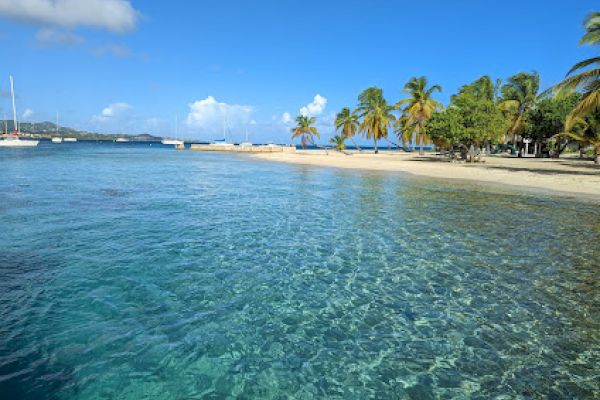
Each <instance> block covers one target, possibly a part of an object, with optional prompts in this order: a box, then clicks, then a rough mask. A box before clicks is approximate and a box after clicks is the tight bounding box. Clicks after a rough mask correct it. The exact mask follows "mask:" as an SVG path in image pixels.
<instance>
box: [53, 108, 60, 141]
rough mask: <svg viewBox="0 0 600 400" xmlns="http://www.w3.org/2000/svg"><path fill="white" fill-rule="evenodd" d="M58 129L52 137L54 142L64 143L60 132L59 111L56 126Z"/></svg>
mask: <svg viewBox="0 0 600 400" xmlns="http://www.w3.org/2000/svg"><path fill="white" fill-rule="evenodd" d="M54 128H55V130H56V136H53V137H52V143H62V142H63V138H62V136H60V135H59V134H58V113H56V125H55V126H54Z"/></svg>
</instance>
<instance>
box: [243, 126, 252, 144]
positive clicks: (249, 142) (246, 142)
mask: <svg viewBox="0 0 600 400" xmlns="http://www.w3.org/2000/svg"><path fill="white" fill-rule="evenodd" d="M240 146H244V147H252V142H251V141H249V140H248V128H246V140H244V141H243V142H242V143H240Z"/></svg>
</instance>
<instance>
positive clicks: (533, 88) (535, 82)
mask: <svg viewBox="0 0 600 400" xmlns="http://www.w3.org/2000/svg"><path fill="white" fill-rule="evenodd" d="M539 90H540V75H539V74H538V73H537V72H535V71H533V72H532V73H527V72H519V73H518V74H516V75H513V76H511V77H510V78H508V80H507V81H506V84H505V85H504V86H502V88H501V89H500V91H501V92H502V98H501V101H500V106H501V107H502V109H503V110H504V111H506V112H508V114H510V116H511V117H512V123H511V125H510V128H509V130H508V134H509V135H511V136H512V141H513V145H515V144H516V141H517V134H518V133H519V131H520V130H521V128H522V126H523V121H524V119H525V113H526V112H527V111H529V110H530V109H532V108H533V107H534V106H535V103H536V101H537V99H538V96H539Z"/></svg>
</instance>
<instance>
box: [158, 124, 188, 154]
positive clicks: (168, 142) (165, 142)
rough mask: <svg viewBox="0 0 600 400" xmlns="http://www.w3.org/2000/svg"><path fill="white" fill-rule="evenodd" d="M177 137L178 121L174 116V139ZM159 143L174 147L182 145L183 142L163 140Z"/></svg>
mask: <svg viewBox="0 0 600 400" xmlns="http://www.w3.org/2000/svg"><path fill="white" fill-rule="evenodd" d="M177 136H179V120H178V118H177V116H175V137H177ZM160 142H161V143H162V144H169V145H174V146H175V147H177V146H183V145H184V142H183V140H179V139H163V140H161V141H160Z"/></svg>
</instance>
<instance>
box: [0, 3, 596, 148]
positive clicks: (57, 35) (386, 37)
mask: <svg viewBox="0 0 600 400" xmlns="http://www.w3.org/2000/svg"><path fill="white" fill-rule="evenodd" d="M597 6H598V4H597V2H592V1H585V0H581V1H571V2H566V1H564V0H563V1H558V0H554V1H522V0H521V1H503V2H487V1H475V0H469V1H467V0H457V1H441V0H440V1H434V0H432V1H429V2H408V1H378V2H364V1H312V0H305V1H302V2H295V1H278V2H275V1H269V2H267V1H255V2H248V1H226V0H224V1H218V2H214V1H211V2H208V1H194V2H190V1H171V2H164V1H152V0H144V1H135V0H134V1H125V0H53V1H50V0H0V18H1V24H0V41H1V42H2V48H3V50H4V55H5V56H4V57H3V60H4V62H3V63H2V65H1V66H0V71H1V72H0V78H1V79H0V90H1V91H2V94H3V95H2V97H0V99H1V100H2V101H1V104H0V106H1V107H2V109H1V110H0V112H7V114H8V111H9V110H10V109H9V106H10V104H9V99H8V98H7V97H6V92H7V90H8V75H9V74H12V75H13V76H14V77H15V83H16V91H17V94H18V109H19V114H20V116H21V118H22V119H23V120H25V121H33V122H35V121H42V120H54V118H55V117H54V115H55V113H56V112H58V113H59V114H60V120H61V124H64V125H66V126H71V127H75V128H79V129H88V130H93V131H99V132H108V133H120V132H124V133H144V132H147V133H154V134H160V135H166V136H174V126H175V116H176V115H177V116H178V118H179V127H180V136H184V137H190V138H197V139H212V138H218V137H221V136H222V133H221V132H222V131H223V122H224V121H225V117H224V116H225V115H227V117H226V120H227V121H228V122H227V123H228V126H229V129H230V131H231V137H232V138H233V139H235V140H238V139H242V138H243V136H244V131H245V129H246V128H248V129H249V131H250V133H251V138H252V140H254V141H255V142H259V141H266V140H273V141H276V142H285V141H289V133H288V131H289V127H290V123H289V122H287V121H288V120H289V118H287V117H288V115H289V117H291V118H293V117H295V116H296V115H298V114H299V112H300V110H301V109H302V107H306V108H305V109H304V110H305V111H308V112H309V113H311V114H313V115H315V116H316V117H317V118H318V120H319V128H320V130H321V132H322V134H323V137H324V139H323V141H325V140H326V138H328V137H330V136H331V135H332V133H333V127H332V125H331V120H332V116H333V114H334V113H335V112H336V111H338V110H339V109H340V108H341V107H343V106H350V107H353V106H354V105H355V104H356V97H357V95H358V93H359V92H360V91H361V90H363V89H365V88H366V87H369V86H372V85H377V86H380V87H382V88H383V89H384V91H385V95H386V97H387V98H388V100H389V101H394V102H395V101H397V100H398V99H400V98H402V93H401V90H402V86H403V85H404V83H405V82H406V81H407V80H408V79H409V78H410V77H412V76H420V75H425V76H427V77H428V78H429V80H430V82H431V83H437V84H440V85H442V87H443V92H442V93H441V94H440V95H439V96H438V99H439V100H441V101H442V102H444V103H445V102H447V101H448V99H449V97H450V96H451V95H452V94H453V93H454V92H455V91H456V89H457V88H458V87H459V86H461V85H463V84H465V83H468V82H470V81H473V80H475V79H476V78H478V77H480V76H481V75H484V74H488V75H490V76H492V77H493V78H506V77H508V76H510V75H511V74H514V73H517V72H519V71H531V70H537V71H538V72H539V73H540V74H541V78H542V86H543V87H547V86H549V85H551V84H553V83H556V82H557V81H559V80H560V79H561V78H562V77H563V76H564V74H565V72H566V71H567V70H568V69H569V68H570V67H571V66H572V65H573V64H574V63H575V62H577V61H579V60H581V59H582V58H584V57H588V56H590V55H593V54H595V52H594V49H591V48H584V47H580V46H578V44H577V43H578V40H579V38H580V37H581V34H582V32H583V30H582V25H581V24H582V20H583V18H584V17H585V15H586V14H587V13H589V12H590V11H593V10H594V9H595V7H596V8H598V7H597ZM317 95H319V96H318V97H316V96H317ZM286 113H287V114H286Z"/></svg>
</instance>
